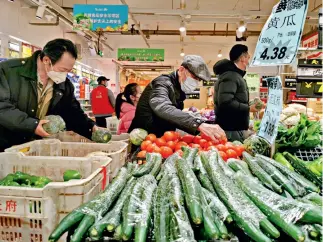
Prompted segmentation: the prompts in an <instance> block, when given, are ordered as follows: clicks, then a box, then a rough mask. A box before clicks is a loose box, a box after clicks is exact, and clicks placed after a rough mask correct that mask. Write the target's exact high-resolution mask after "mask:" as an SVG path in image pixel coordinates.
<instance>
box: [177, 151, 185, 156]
mask: <svg viewBox="0 0 323 242" xmlns="http://www.w3.org/2000/svg"><path fill="white" fill-rule="evenodd" d="M176 152H177V153H178V154H179V156H180V157H182V156H183V153H184V152H183V151H182V150H178V151H176Z"/></svg>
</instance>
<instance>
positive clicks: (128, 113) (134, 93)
mask: <svg viewBox="0 0 323 242" xmlns="http://www.w3.org/2000/svg"><path fill="white" fill-rule="evenodd" d="M140 96H141V88H140V86H139V85H138V84H137V83H131V84H128V85H127V86H126V87H125V89H124V92H122V93H120V94H118V96H117V99H116V106H115V112H116V115H117V118H118V119H119V120H120V123H119V128H118V134H122V133H127V132H128V129H129V127H130V125H131V122H132V120H133V118H134V117H135V112H136V106H137V103H138V101H139V98H140Z"/></svg>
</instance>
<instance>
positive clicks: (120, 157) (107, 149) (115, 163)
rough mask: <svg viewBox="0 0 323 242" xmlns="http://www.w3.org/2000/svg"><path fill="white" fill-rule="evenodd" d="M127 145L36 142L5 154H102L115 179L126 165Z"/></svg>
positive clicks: (53, 140)
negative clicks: (105, 156) (104, 154)
mask: <svg viewBox="0 0 323 242" xmlns="http://www.w3.org/2000/svg"><path fill="white" fill-rule="evenodd" d="M127 146H128V144H126V143H124V142H121V141H110V142H109V143H107V144H98V143H79V142H61V141H59V140H57V139H46V140H36V141H32V142H29V143H25V144H22V145H18V146H15V147H12V148H9V149H7V150H5V152H23V153H24V154H26V155H28V156H68V157H85V156H87V155H88V154H89V153H92V152H98V151H101V152H104V153H106V155H107V156H109V157H111V159H112V162H111V166H110V172H111V173H110V176H109V178H110V179H112V178H113V177H115V176H116V175H117V173H118V171H119V169H120V168H121V167H122V166H123V165H124V164H125V163H126V158H127V153H128V150H127Z"/></svg>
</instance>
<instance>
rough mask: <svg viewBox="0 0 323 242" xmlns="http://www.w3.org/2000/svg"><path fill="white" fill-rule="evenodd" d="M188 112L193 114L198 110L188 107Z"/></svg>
mask: <svg viewBox="0 0 323 242" xmlns="http://www.w3.org/2000/svg"><path fill="white" fill-rule="evenodd" d="M188 111H191V112H193V113H196V112H197V111H198V110H197V108H196V107H193V106H192V107H190V108H189V109H188Z"/></svg>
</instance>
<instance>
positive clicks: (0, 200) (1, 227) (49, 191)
mask: <svg viewBox="0 0 323 242" xmlns="http://www.w3.org/2000/svg"><path fill="white" fill-rule="evenodd" d="M110 164H111V158H109V157H105V156H96V157H82V158H81V157H80V158H74V157H43V156H26V155H24V154H23V153H20V152H19V153H17V152H14V153H0V179H3V178H4V177H5V176H7V175H8V174H10V173H15V172H17V171H22V172H25V173H28V174H30V175H37V176H46V177H48V178H50V179H52V180H53V182H51V183H49V184H47V186H45V187H44V188H25V187H8V186H0V241H6V242H7V241H10V242H12V241H21V242H36V241H37V242H44V241H47V239H48V236H49V234H50V233H51V232H52V231H53V229H54V228H55V226H56V225H57V224H58V223H59V221H60V219H62V218H63V217H64V216H65V215H66V214H67V213H69V212H71V211H72V210H73V209H75V208H76V207H78V206H80V205H81V204H83V203H85V202H87V201H89V200H90V199H91V198H93V197H95V196H96V195H97V194H99V193H100V192H101V191H102V188H103V187H102V182H103V177H104V175H103V172H102V171H105V172H106V176H108V175H109V166H110ZM68 169H73V170H77V171H79V172H80V173H81V175H82V177H84V179H81V180H71V181H68V182H63V173H64V171H65V170H68ZM108 180H109V179H106V181H107V183H108ZM61 241H63V240H61Z"/></svg>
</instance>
